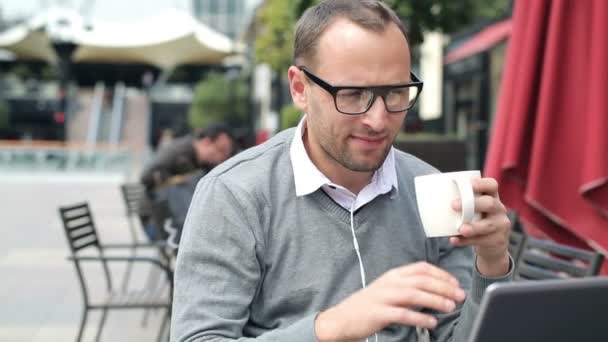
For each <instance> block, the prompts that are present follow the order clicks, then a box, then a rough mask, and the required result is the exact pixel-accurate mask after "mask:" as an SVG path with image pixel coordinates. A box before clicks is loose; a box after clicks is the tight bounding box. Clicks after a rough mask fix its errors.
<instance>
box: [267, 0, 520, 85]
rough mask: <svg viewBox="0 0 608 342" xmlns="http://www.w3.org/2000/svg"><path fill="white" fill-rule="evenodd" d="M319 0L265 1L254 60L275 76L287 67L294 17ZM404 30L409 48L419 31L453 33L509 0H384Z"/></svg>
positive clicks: (504, 9) (498, 12)
mask: <svg viewBox="0 0 608 342" xmlns="http://www.w3.org/2000/svg"><path fill="white" fill-rule="evenodd" d="M318 2H319V0H266V2H265V4H264V5H263V7H262V8H261V9H260V11H258V13H257V16H256V27H257V32H256V41H255V52H256V60H257V62H259V63H268V64H269V65H270V66H271V67H272V69H273V70H275V71H276V72H278V73H284V71H285V70H286V69H287V68H288V67H289V65H290V64H291V59H292V56H291V53H292V48H293V47H292V45H293V34H294V26H295V22H296V21H297V18H299V17H300V15H302V13H303V12H304V11H305V10H306V9H307V8H308V7H310V6H312V5H314V4H316V3H318ZM385 2H386V3H387V4H388V5H389V6H391V8H393V9H394V10H395V12H396V13H397V14H398V15H399V16H400V17H401V18H402V19H403V21H404V22H405V23H406V26H407V27H408V31H409V39H410V43H411V44H412V45H416V44H419V43H421V42H422V39H423V38H422V37H423V34H422V33H423V32H425V31H441V32H444V33H454V32H456V31H457V30H460V29H462V28H464V27H466V26H467V25H470V24H472V23H474V22H475V21H476V20H480V19H482V20H483V19H495V18H499V17H501V16H504V15H507V14H508V13H509V11H510V7H511V0H458V1H454V0H407V1H404V0H385Z"/></svg>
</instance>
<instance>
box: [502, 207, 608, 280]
mask: <svg viewBox="0 0 608 342" xmlns="http://www.w3.org/2000/svg"><path fill="white" fill-rule="evenodd" d="M509 217H510V219H511V222H512V227H513V228H512V231H511V236H510V238H509V252H510V254H511V257H512V258H513V261H514V263H515V265H514V266H515V267H514V268H515V269H514V279H515V280H516V281H519V280H543V279H562V278H578V277H590V276H596V275H598V274H599V272H600V270H601V267H602V263H603V261H604V255H603V254H601V253H599V252H596V251H589V250H584V249H581V248H576V247H571V246H566V245H563V244H560V243H558V242H555V241H551V240H545V239H539V238H536V237H532V236H528V235H527V234H526V233H525V232H524V230H523V224H522V223H521V221H520V220H519V218H518V217H517V214H516V213H514V212H510V213H509Z"/></svg>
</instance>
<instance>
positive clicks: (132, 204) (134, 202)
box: [120, 183, 146, 216]
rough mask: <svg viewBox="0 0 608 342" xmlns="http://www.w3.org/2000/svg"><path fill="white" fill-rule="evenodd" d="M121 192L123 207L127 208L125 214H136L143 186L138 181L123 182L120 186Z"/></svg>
mask: <svg viewBox="0 0 608 342" xmlns="http://www.w3.org/2000/svg"><path fill="white" fill-rule="evenodd" d="M120 190H121V192H122V199H123V200H124V202H125V208H127V215H128V216H131V215H138V214H139V209H140V204H141V199H142V198H143V197H144V195H145V191H146V189H145V187H144V186H143V184H140V183H125V184H122V185H121V186H120Z"/></svg>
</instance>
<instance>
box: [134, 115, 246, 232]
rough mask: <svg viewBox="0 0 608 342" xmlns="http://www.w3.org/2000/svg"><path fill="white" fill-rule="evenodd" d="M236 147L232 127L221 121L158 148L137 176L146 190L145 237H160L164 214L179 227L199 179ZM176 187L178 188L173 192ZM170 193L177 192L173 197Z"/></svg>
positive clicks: (143, 216) (142, 214) (143, 215)
mask: <svg viewBox="0 0 608 342" xmlns="http://www.w3.org/2000/svg"><path fill="white" fill-rule="evenodd" d="M159 146H160V145H159ZM235 150H236V140H235V138H234V136H233V133H232V129H231V128H230V127H229V126H228V125H226V124H223V123H216V124H212V125H209V126H208V127H207V128H206V129H204V130H201V131H199V132H197V133H195V134H191V135H185V136H183V137H179V138H172V139H171V140H170V141H167V142H166V143H165V144H164V145H163V146H162V147H159V151H158V152H157V154H156V156H155V158H154V160H152V162H151V163H150V164H148V165H147V166H146V167H145V169H144V171H143V173H142V175H141V179H140V181H141V183H142V184H143V185H144V187H145V189H146V196H145V197H144V199H143V201H142V203H141V204H140V207H141V210H140V211H141V219H142V223H143V225H144V229H145V231H146V235H147V236H148V238H150V239H151V240H156V239H158V238H159V231H160V229H162V227H163V225H164V221H165V219H166V218H167V216H170V217H172V220H173V224H174V225H176V227H178V228H180V229H181V224H183V221H184V220H185V216H186V212H187V210H188V205H189V203H190V199H191V196H192V194H193V193H194V187H195V186H196V183H197V182H198V180H199V179H200V178H202V177H203V176H204V175H205V174H206V173H207V172H209V171H210V170H211V169H212V168H213V167H215V166H216V165H218V164H220V163H222V162H223V161H225V160H226V159H228V158H229V157H230V156H231V155H232V154H233V153H234V151H235ZM176 187H177V188H179V189H180V190H179V191H175V188H176ZM184 187H185V188H184ZM171 194H176V195H175V197H173V196H172V195H171Z"/></svg>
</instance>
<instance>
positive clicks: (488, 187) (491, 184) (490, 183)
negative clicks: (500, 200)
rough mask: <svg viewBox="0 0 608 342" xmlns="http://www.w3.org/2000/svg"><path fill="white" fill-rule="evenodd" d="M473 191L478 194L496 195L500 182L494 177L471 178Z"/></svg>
mask: <svg viewBox="0 0 608 342" xmlns="http://www.w3.org/2000/svg"><path fill="white" fill-rule="evenodd" d="M471 184H472V185H473V192H475V193H478V194H488V195H490V196H495V195H497V194H498V182H496V179H494V178H474V179H471Z"/></svg>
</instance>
